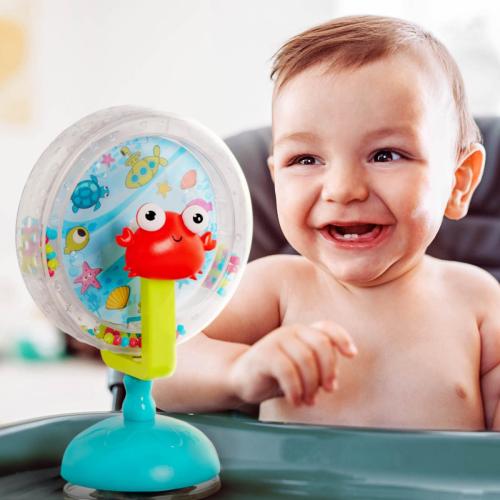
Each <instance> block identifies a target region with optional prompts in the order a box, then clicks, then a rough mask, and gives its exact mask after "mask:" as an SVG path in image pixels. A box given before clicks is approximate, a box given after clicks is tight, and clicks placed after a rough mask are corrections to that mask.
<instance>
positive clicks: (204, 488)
mask: <svg viewBox="0 0 500 500" xmlns="http://www.w3.org/2000/svg"><path fill="white" fill-rule="evenodd" d="M219 489H220V479H219V476H217V477H215V478H214V479H212V480H210V481H207V482H205V483H202V484H199V485H197V486H192V487H188V488H181V489H178V490H169V491H162V492H155V493H123V492H116V491H98V490H96V489H94V488H85V487H83V486H77V485H74V484H71V483H66V485H65V486H64V498H65V499H67V500H111V499H113V500H143V499H147V500H196V499H201V498H206V497H208V496H210V495H213V494H214V493H217V491H219Z"/></svg>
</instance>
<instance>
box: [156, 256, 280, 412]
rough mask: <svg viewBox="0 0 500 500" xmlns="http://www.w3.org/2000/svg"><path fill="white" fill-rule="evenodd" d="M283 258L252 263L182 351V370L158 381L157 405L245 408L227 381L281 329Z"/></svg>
mask: <svg viewBox="0 0 500 500" xmlns="http://www.w3.org/2000/svg"><path fill="white" fill-rule="evenodd" d="M280 264H281V258H280V257H266V258H264V259H260V260H258V261H254V262H252V263H250V264H249V265H248V266H247V268H246V270H245V273H244V276H243V278H242V280H241V283H240V284H239V286H238V289H237V291H236V293H235V295H234V296H233V298H232V299H231V300H230V302H229V303H228V305H227V306H226V307H225V308H224V310H223V311H222V312H221V314H220V315H219V316H218V317H217V319H216V320H215V321H214V322H213V323H212V324H211V325H210V326H209V327H207V328H206V329H205V332H202V333H200V334H198V335H197V336H196V337H194V338H193V339H191V340H189V341H188V342H185V343H183V344H181V345H180V346H179V347H178V350H177V367H176V371H175V373H174V374H173V375H172V376H171V377H168V378H164V379H160V380H157V381H155V383H154V387H153V395H154V397H155V400H156V404H157V405H158V406H159V407H160V408H162V409H165V410H168V411H217V410H222V409H228V408H236V407H239V406H241V405H242V404H244V403H243V402H242V401H240V400H239V399H238V398H237V396H236V395H235V393H234V391H233V389H232V387H231V384H230V381H229V377H228V373H229V370H230V366H231V365H232V363H233V361H234V360H235V359H236V358H238V357H239V356H240V355H241V354H242V353H244V352H245V351H247V350H248V349H249V346H250V345H252V344H254V343H255V342H256V341H257V340H259V339H260V338H261V337H263V336H264V335H265V334H266V333H268V332H270V331H271V330H273V329H274V328H276V327H278V326H279V325H280V304H279V290H280V276H279V271H280V269H281V268H282V267H283V266H282V265H280Z"/></svg>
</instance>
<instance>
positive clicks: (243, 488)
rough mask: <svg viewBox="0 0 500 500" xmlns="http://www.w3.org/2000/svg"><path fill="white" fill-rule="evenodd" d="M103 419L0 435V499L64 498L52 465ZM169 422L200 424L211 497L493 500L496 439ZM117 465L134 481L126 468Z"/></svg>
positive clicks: (231, 418)
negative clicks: (212, 452)
mask: <svg viewBox="0 0 500 500" xmlns="http://www.w3.org/2000/svg"><path fill="white" fill-rule="evenodd" d="M110 415H111V414H110V413H85V414H76V415H65V416H58V417H48V418H43V419H38V420H32V421H29V422H24V423H20V424H17V425H11V426H7V427H3V428H0V498H2V499H3V500H23V499H26V500H45V499H57V498H64V497H63V493H62V487H63V485H64V480H63V479H62V478H61V477H60V476H59V465H60V462H61V458H62V454H63V452H64V449H65V447H66V445H67V444H68V442H69V441H70V440H71V439H72V438H73V436H75V435H76V434H77V433H78V432H80V431H82V430H83V429H85V428H87V427H89V426H90V425H92V424H94V423H95V422H97V421H98V420H101V419H103V418H106V417H108V416H110ZM173 416H175V417H177V418H180V419H182V420H184V421H186V422H189V423H191V424H193V425H195V426H196V427H198V428H199V429H200V430H202V431H203V432H204V433H205V434H206V435H207V436H208V437H209V438H210V439H211V440H212V442H213V443H214V445H215V447H216V448H217V451H218V453H219V457H220V460H221V465H222V471H221V480H222V489H221V490H220V491H219V493H217V494H216V495H214V496H213V497H211V498H214V499H234V500H238V499H242V500H243V499H248V500H250V499H252V500H254V499H256V498H259V499H263V500H265V499H279V498H282V499H285V498H287V499H289V498H295V497H302V498H308V499H346V500H348V499H372V498H374V499H375V498H377V499H388V500H389V499H401V500H403V499H404V500H413V499H423V500H436V499H446V500H457V499H464V498H471V499H472V498H474V499H477V498H488V499H490V498H491V499H493V498H500V435H499V434H496V433H488V432H477V433H473V432H424V431H416V432H409V431H387V430H373V429H359V428H347V427H320V426H305V425H284V424H268V423H262V422H258V421H256V420H254V419H251V418H249V417H246V416H242V415H241V414H234V413H220V414H200V415H173ZM137 459H138V460H140V457H138V458H137ZM116 466H117V467H120V468H121V469H123V473H124V474H133V471H134V464H133V463H118V464H116ZM119 498H122V497H121V496H120V497H119ZM123 498H131V497H123Z"/></svg>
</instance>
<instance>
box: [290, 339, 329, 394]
mask: <svg viewBox="0 0 500 500" xmlns="http://www.w3.org/2000/svg"><path fill="white" fill-rule="evenodd" d="M280 348H281V349H282V350H283V351H284V352H285V353H286V354H287V355H288V356H289V357H290V358H291V360H292V361H293V363H294V364H295V366H296V367H297V371H298V373H299V375H300V379H301V381H302V386H303V389H304V393H303V399H304V401H306V402H307V403H309V404H310V403H312V402H313V399H314V395H315V394H316V391H317V390H318V386H319V384H320V380H319V376H320V368H319V366H318V364H319V363H318V360H317V358H316V356H315V354H314V352H313V350H312V349H311V348H310V347H309V346H308V345H307V344H306V343H305V342H302V341H301V340H300V339H299V338H298V337H296V336H295V335H288V336H287V337H286V339H284V340H282V341H281V343H280Z"/></svg>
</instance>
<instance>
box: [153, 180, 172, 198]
mask: <svg viewBox="0 0 500 500" xmlns="http://www.w3.org/2000/svg"><path fill="white" fill-rule="evenodd" d="M156 185H157V186H158V191H157V192H156V194H160V195H161V196H163V198H166V197H167V194H168V193H169V191H172V188H171V187H170V185H169V184H168V183H166V182H158V183H157V184H156Z"/></svg>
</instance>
